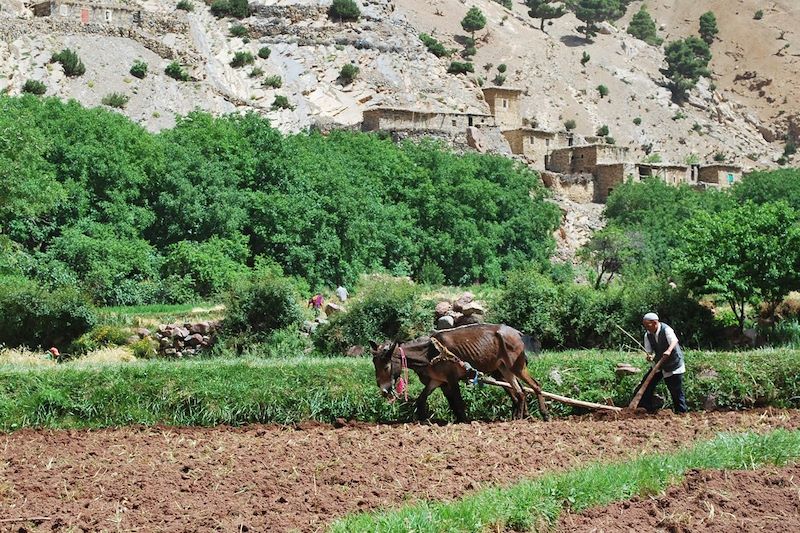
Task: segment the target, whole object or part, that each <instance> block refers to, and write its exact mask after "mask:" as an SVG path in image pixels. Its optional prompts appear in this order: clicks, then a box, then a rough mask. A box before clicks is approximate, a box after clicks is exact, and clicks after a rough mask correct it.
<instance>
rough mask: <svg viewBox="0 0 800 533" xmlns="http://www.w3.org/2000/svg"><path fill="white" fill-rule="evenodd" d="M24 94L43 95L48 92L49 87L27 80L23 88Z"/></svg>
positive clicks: (37, 81)
mask: <svg viewBox="0 0 800 533" xmlns="http://www.w3.org/2000/svg"><path fill="white" fill-rule="evenodd" d="M22 92H24V93H29V94H36V95H42V94H44V93H45V92H47V86H46V85H45V84H44V83H43V82H41V81H39V80H26V81H25V85H23V86H22Z"/></svg>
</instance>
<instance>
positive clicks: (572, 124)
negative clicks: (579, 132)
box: [564, 119, 577, 131]
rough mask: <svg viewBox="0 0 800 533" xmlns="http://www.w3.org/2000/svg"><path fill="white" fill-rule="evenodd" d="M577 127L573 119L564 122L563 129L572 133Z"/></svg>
mask: <svg viewBox="0 0 800 533" xmlns="http://www.w3.org/2000/svg"><path fill="white" fill-rule="evenodd" d="M576 127H577V123H576V122H575V120H574V119H569V120H565V121H564V129H566V130H567V131H572V130H574V129H575V128H576Z"/></svg>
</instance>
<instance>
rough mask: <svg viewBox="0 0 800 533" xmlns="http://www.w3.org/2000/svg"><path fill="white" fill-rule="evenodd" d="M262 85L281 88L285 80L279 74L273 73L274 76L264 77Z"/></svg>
mask: <svg viewBox="0 0 800 533" xmlns="http://www.w3.org/2000/svg"><path fill="white" fill-rule="evenodd" d="M261 85H263V86H264V87H270V88H272V89H280V88H281V86H282V85H283V80H281V77H280V76H279V75H277V74H273V75H272V76H267V77H266V78H264V81H263V82H262V83H261ZM287 103H288V102H287Z"/></svg>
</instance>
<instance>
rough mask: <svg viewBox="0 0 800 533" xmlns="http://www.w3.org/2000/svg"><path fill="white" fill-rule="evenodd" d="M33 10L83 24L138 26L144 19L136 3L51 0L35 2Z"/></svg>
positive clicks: (34, 13) (34, 12)
mask: <svg viewBox="0 0 800 533" xmlns="http://www.w3.org/2000/svg"><path fill="white" fill-rule="evenodd" d="M32 10H33V15H34V16H35V17H54V18H58V19H61V20H68V21H75V22H80V23H81V24H102V25H110V26H138V25H139V24H141V21H142V10H141V9H140V8H139V7H138V6H136V5H135V4H132V5H124V4H113V3H103V2H80V1H75V0H49V1H46V2H39V3H36V4H33V6H32Z"/></svg>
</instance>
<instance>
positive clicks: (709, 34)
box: [700, 11, 719, 45]
mask: <svg viewBox="0 0 800 533" xmlns="http://www.w3.org/2000/svg"><path fill="white" fill-rule="evenodd" d="M718 33H719V28H717V17H716V15H714V12H713V11H706V12H705V13H703V14H702V15H700V38H701V39H703V41H705V42H706V44H709V45H710V44H711V43H713V42H714V38H715V37H716V36H717V34H718Z"/></svg>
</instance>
